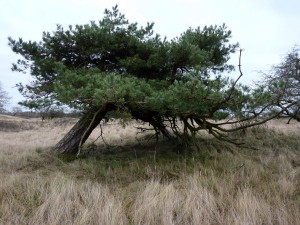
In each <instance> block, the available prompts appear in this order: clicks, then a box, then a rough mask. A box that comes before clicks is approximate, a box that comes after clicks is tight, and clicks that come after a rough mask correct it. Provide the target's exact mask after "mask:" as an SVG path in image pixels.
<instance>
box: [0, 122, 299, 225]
mask: <svg viewBox="0 0 300 225" xmlns="http://www.w3.org/2000/svg"><path fill="white" fill-rule="evenodd" d="M0 121H5V122H9V123H14V124H15V125H13V126H15V127H14V128H12V129H10V130H9V131H8V130H6V131H1V130H0V143H1V146H0V177H1V182H0V224H5V225H6V224H51V225H52V224H124V225H125V224H149V225H150V224H151V225H152V224H178V225H179V224H180V225H181V224H183V225H184V224H220V225H221V224H222V225H223V224H228V225H229V224H230V225H231V224H237V225H240V224H249V225H250V224H251V225H252V224H266V225H269V224H270V225H271V224H272V225H273V224H278V225H279V224H280V225H281V224H293V225H294V224H300V222H299V221H300V139H299V130H300V128H299V124H297V123H296V124H292V125H286V124H285V123H284V122H283V121H279V120H278V121H275V120H274V121H271V122H270V123H269V124H267V125H265V126H262V127H260V128H254V129H251V130H249V131H248V132H247V133H246V136H245V137H243V138H244V140H245V141H246V142H247V145H248V146H250V147H255V148H258V149H259V150H249V149H243V148H238V147H236V146H233V145H229V144H227V143H221V142H219V141H216V140H214V139H208V140H202V142H199V146H198V148H199V149H200V150H197V151H195V150H193V152H192V153H190V152H185V153H183V154H181V155H178V154H176V152H177V149H176V148H179V147H178V146H173V145H170V144H168V143H165V142H161V143H160V144H159V145H158V146H152V147H151V146H147V145H146V143H147V142H146V141H142V140H144V139H143V137H142V136H141V135H139V138H138V140H139V141H140V142H138V141H137V140H136V138H135V136H136V132H137V131H136V129H135V128H134V126H136V125H137V124H131V125H130V126H127V127H125V128H123V127H122V126H121V125H118V124H117V123H116V122H112V123H108V124H106V125H103V131H104V134H105V135H104V138H105V142H106V143H107V144H108V145H109V147H107V146H105V144H104V143H103V141H102V140H101V138H99V134H100V130H99V129H97V130H96V131H95V132H94V133H93V134H92V136H91V138H90V139H89V144H87V145H86V146H87V151H88V152H86V153H85V156H84V157H81V158H78V159H76V158H72V157H61V156H58V155H55V154H53V153H51V151H49V148H50V147H51V146H53V145H54V144H55V143H56V142H57V141H58V140H59V139H60V138H61V137H62V136H63V135H64V134H65V133H66V132H67V131H68V130H69V129H70V128H71V126H72V124H74V122H75V120H70V119H68V120H67V119H55V120H51V121H44V122H41V121H40V120H37V119H30V120H24V119H18V118H12V117H6V118H3V117H0ZM141 141H142V142H141ZM93 142H95V144H96V145H91V143H93ZM137 143H139V144H137ZM97 146H98V147H97ZM91 148H92V150H91ZM104 149H105V151H104ZM226 149H230V150H232V151H227V150H226ZM97 152H98V153H97ZM233 152H234V153H233ZM87 154H90V155H89V156H86V155H87Z"/></svg>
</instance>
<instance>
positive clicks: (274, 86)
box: [264, 46, 300, 122]
mask: <svg viewBox="0 0 300 225" xmlns="http://www.w3.org/2000/svg"><path fill="white" fill-rule="evenodd" d="M299 52H300V49H299V47H297V46H295V47H293V48H292V49H291V50H290V51H289V52H288V53H287V54H286V56H285V57H284V59H283V60H282V62H281V63H279V64H278V65H274V66H273V67H272V69H271V71H270V72H269V73H266V74H264V78H265V85H266V86H267V87H268V89H269V91H270V93H272V98H273V99H274V103H275V104H274V107H275V108H276V109H277V110H279V111H280V110H283V111H282V116H283V117H289V118H290V119H296V120H297V121H298V122H300V56H299ZM287 105H290V107H287Z"/></svg>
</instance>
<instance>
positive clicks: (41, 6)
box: [0, 0, 300, 107]
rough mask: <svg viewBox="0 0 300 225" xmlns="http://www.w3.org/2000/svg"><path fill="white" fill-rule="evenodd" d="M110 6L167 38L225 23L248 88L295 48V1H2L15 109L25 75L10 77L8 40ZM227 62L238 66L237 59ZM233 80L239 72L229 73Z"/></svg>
mask: <svg viewBox="0 0 300 225" xmlns="http://www.w3.org/2000/svg"><path fill="white" fill-rule="evenodd" d="M115 4H118V5H119V9H120V11H121V12H122V13H124V14H125V15H126V17H127V18H128V19H129V20H130V21H131V22H138V23H139V24H140V25H145V24H146V23H147V22H154V23H155V27H154V29H155V32H156V33H159V34H160V35H161V36H162V37H164V36H167V38H168V39H171V38H174V37H176V36H179V35H180V34H181V33H182V32H184V31H185V30H186V29H187V28H188V27H193V28H196V27H198V26H200V27H203V26H205V25H214V24H217V25H221V24H223V23H225V24H226V25H227V27H228V28H229V29H230V30H231V31H232V34H233V38H232V42H239V43H240V46H241V48H243V49H244V50H245V51H244V52H243V56H242V70H243V73H244V78H243V79H242V82H244V83H248V84H250V83H251V82H252V81H257V80H259V78H260V75H259V73H258V71H261V70H262V71H267V70H269V69H270V66H271V65H273V64H277V63H279V62H280V61H281V59H282V58H283V57H284V55H285V54H286V53H287V52H288V51H289V50H290V49H291V48H292V47H293V46H294V45H296V44H300V29H299V22H300V13H299V12H300V0H210V1H208V0H206V1H204V0H159V1H158V0H119V1H111V0H1V1H0V82H1V83H2V87H3V88H4V89H5V90H6V91H7V92H8V94H9V95H10V96H11V97H12V100H11V106H10V107H12V106H16V105H17V102H18V101H20V100H22V96H21V95H20V94H19V93H18V91H17V89H16V88H14V86H15V84H16V83H19V82H23V83H26V82H28V81H29V79H30V76H29V75H24V74H22V73H17V72H11V70H10V68H11V64H12V63H13V62H16V60H17V59H18V56H17V55H16V54H15V53H13V52H12V51H11V49H10V48H9V47H8V41H7V38H8V37H9V36H11V37H13V38H14V39H17V38H19V37H22V38H23V39H24V40H25V41H28V40H33V41H39V40H41V37H42V32H43V31H53V30H55V29H56V24H61V25H63V26H67V25H71V24H72V25H74V24H87V23H89V22H90V21H92V20H93V21H98V20H100V19H101V18H102V16H103V11H104V9H105V8H111V7H112V6H114V5H115ZM231 63H232V64H235V65H237V64H238V55H237V54H236V55H233V56H232V59H231ZM230 76H231V77H232V78H235V77H237V76H238V73H237V72H235V73H232V74H230Z"/></svg>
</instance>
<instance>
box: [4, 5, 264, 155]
mask: <svg viewBox="0 0 300 225" xmlns="http://www.w3.org/2000/svg"><path fill="white" fill-rule="evenodd" d="M153 28H154V24H153V23H148V24H147V25H146V26H144V27H143V26H141V27H140V26H138V24H137V23H130V22H129V21H128V20H127V19H126V17H125V16H124V15H123V14H122V13H120V12H119V10H118V7H117V6H115V7H113V8H112V10H107V9H106V10H105V12H104V18H103V19H102V20H100V21H99V22H94V21H92V22H91V23H90V24H86V25H76V26H75V27H73V26H69V27H68V29H65V28H63V27H62V26H60V25H58V26H57V29H56V31H54V32H52V33H50V32H44V33H43V37H42V40H41V41H40V42H35V41H28V42H26V41H23V40H22V39H21V38H20V39H19V40H14V39H13V38H9V45H10V46H11V48H12V50H13V51H14V52H16V53H18V54H20V55H21V56H22V59H20V60H18V61H17V63H16V64H13V70H15V71H19V72H21V71H22V72H30V74H31V76H32V77H33V78H34V81H33V82H31V83H30V84H26V85H24V84H18V87H19V91H20V92H21V93H22V94H23V95H24V96H25V97H26V100H25V101H24V102H22V104H23V105H25V106H27V107H30V108H38V107H42V106H43V107H44V106H47V105H52V104H55V105H63V104H64V105H68V106H69V107H71V108H75V109H79V110H82V112H83V116H82V118H81V119H80V120H79V121H78V123H77V124H76V125H75V126H74V127H73V129H72V130H71V131H70V132H69V133H68V134H67V135H66V136H65V137H64V138H63V139H62V140H61V141H60V142H59V143H58V144H57V145H56V146H55V148H54V149H55V150H56V151H59V152H64V153H65V152H67V153H76V152H78V149H79V148H80V146H81V145H82V144H83V143H84V142H85V140H86V139H87V138H88V136H89V134H90V133H91V132H92V130H93V129H94V128H95V127H96V126H97V125H98V124H99V123H100V121H101V120H102V119H103V117H104V116H105V115H106V114H107V112H109V111H119V112H126V113H127V114H130V115H131V117H132V118H134V119H139V120H142V121H145V122H149V124H150V125H152V126H153V128H154V130H155V131H156V134H157V135H158V134H159V133H161V134H163V135H164V136H165V137H167V138H169V139H173V138H176V139H179V140H180V141H186V140H187V139H188V138H187V137H190V136H191V135H194V134H195V133H196V132H198V131H199V130H207V131H209V133H211V134H212V135H214V136H216V137H218V138H221V139H225V137H226V135H225V134H224V133H226V132H231V131H235V130H237V129H240V128H241V127H239V128H237V127H236V128H224V126H223V125H224V124H231V125H232V124H240V122H241V121H242V122H245V121H250V120H251V121H252V120H253V119H255V118H257V117H258V116H259V115H260V114H261V112H262V111H263V110H264V109H265V108H267V107H268V104H267V103H266V102H267V98H268V97H269V95H268V94H265V93H264V92H263V91H261V90H256V91H251V90H250V89H249V88H248V87H246V86H243V85H241V84H238V80H239V78H240V77H241V76H242V71H241V63H240V65H239V74H238V78H237V79H236V80H232V79H229V78H228V77H226V76H224V73H225V72H232V71H234V66H233V65H230V64H228V61H229V59H230V55H231V54H232V53H234V52H236V51H237V50H238V47H239V44H238V43H230V38H231V31H230V30H228V29H227V27H226V26H225V25H224V24H223V25H221V26H217V25H214V26H204V27H203V28H200V27H198V28H195V29H193V28H188V29H187V30H186V31H185V32H183V33H182V34H181V35H179V36H178V37H176V38H173V39H171V40H168V39H167V38H161V37H160V35H158V34H155V33H154V30H153ZM240 53H241V52H240ZM257 105H259V106H260V107H257ZM228 116H232V117H235V118H236V120H234V121H231V122H229V120H228V121H227V122H213V120H212V119H222V118H226V117H228ZM178 121H180V122H182V124H183V127H182V129H181V128H180V127H178ZM255 124H257V122H253V123H251V124H250V126H252V125H255ZM247 126H249V124H248V125H247Z"/></svg>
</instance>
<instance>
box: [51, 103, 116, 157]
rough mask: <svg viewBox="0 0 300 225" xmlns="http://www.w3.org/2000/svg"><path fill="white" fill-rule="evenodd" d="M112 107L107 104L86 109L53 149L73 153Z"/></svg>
mask: <svg viewBox="0 0 300 225" xmlns="http://www.w3.org/2000/svg"><path fill="white" fill-rule="evenodd" d="M112 108H113V105H109V104H107V105H105V106H103V107H102V108H101V109H90V110H88V111H86V112H85V113H84V115H83V116H82V117H81V118H80V119H79V121H78V122H77V123H76V124H75V125H74V126H73V127H72V129H71V130H70V131H69V132H68V133H67V134H66V135H65V136H64V137H63V138H62V139H61V140H60V141H59V142H58V143H57V144H56V145H55V146H54V148H53V151H55V152H58V153H62V154H72V155H75V154H76V153H77V152H78V151H79V149H80V147H81V145H83V144H84V143H85V141H86V140H87V139H88V137H89V136H90V134H91V133H92V131H93V130H94V129H95V128H96V127H97V126H98V124H99V123H100V122H101V120H102V119H103V118H104V117H105V115H106V113H107V112H108V111H110V110H112Z"/></svg>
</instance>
